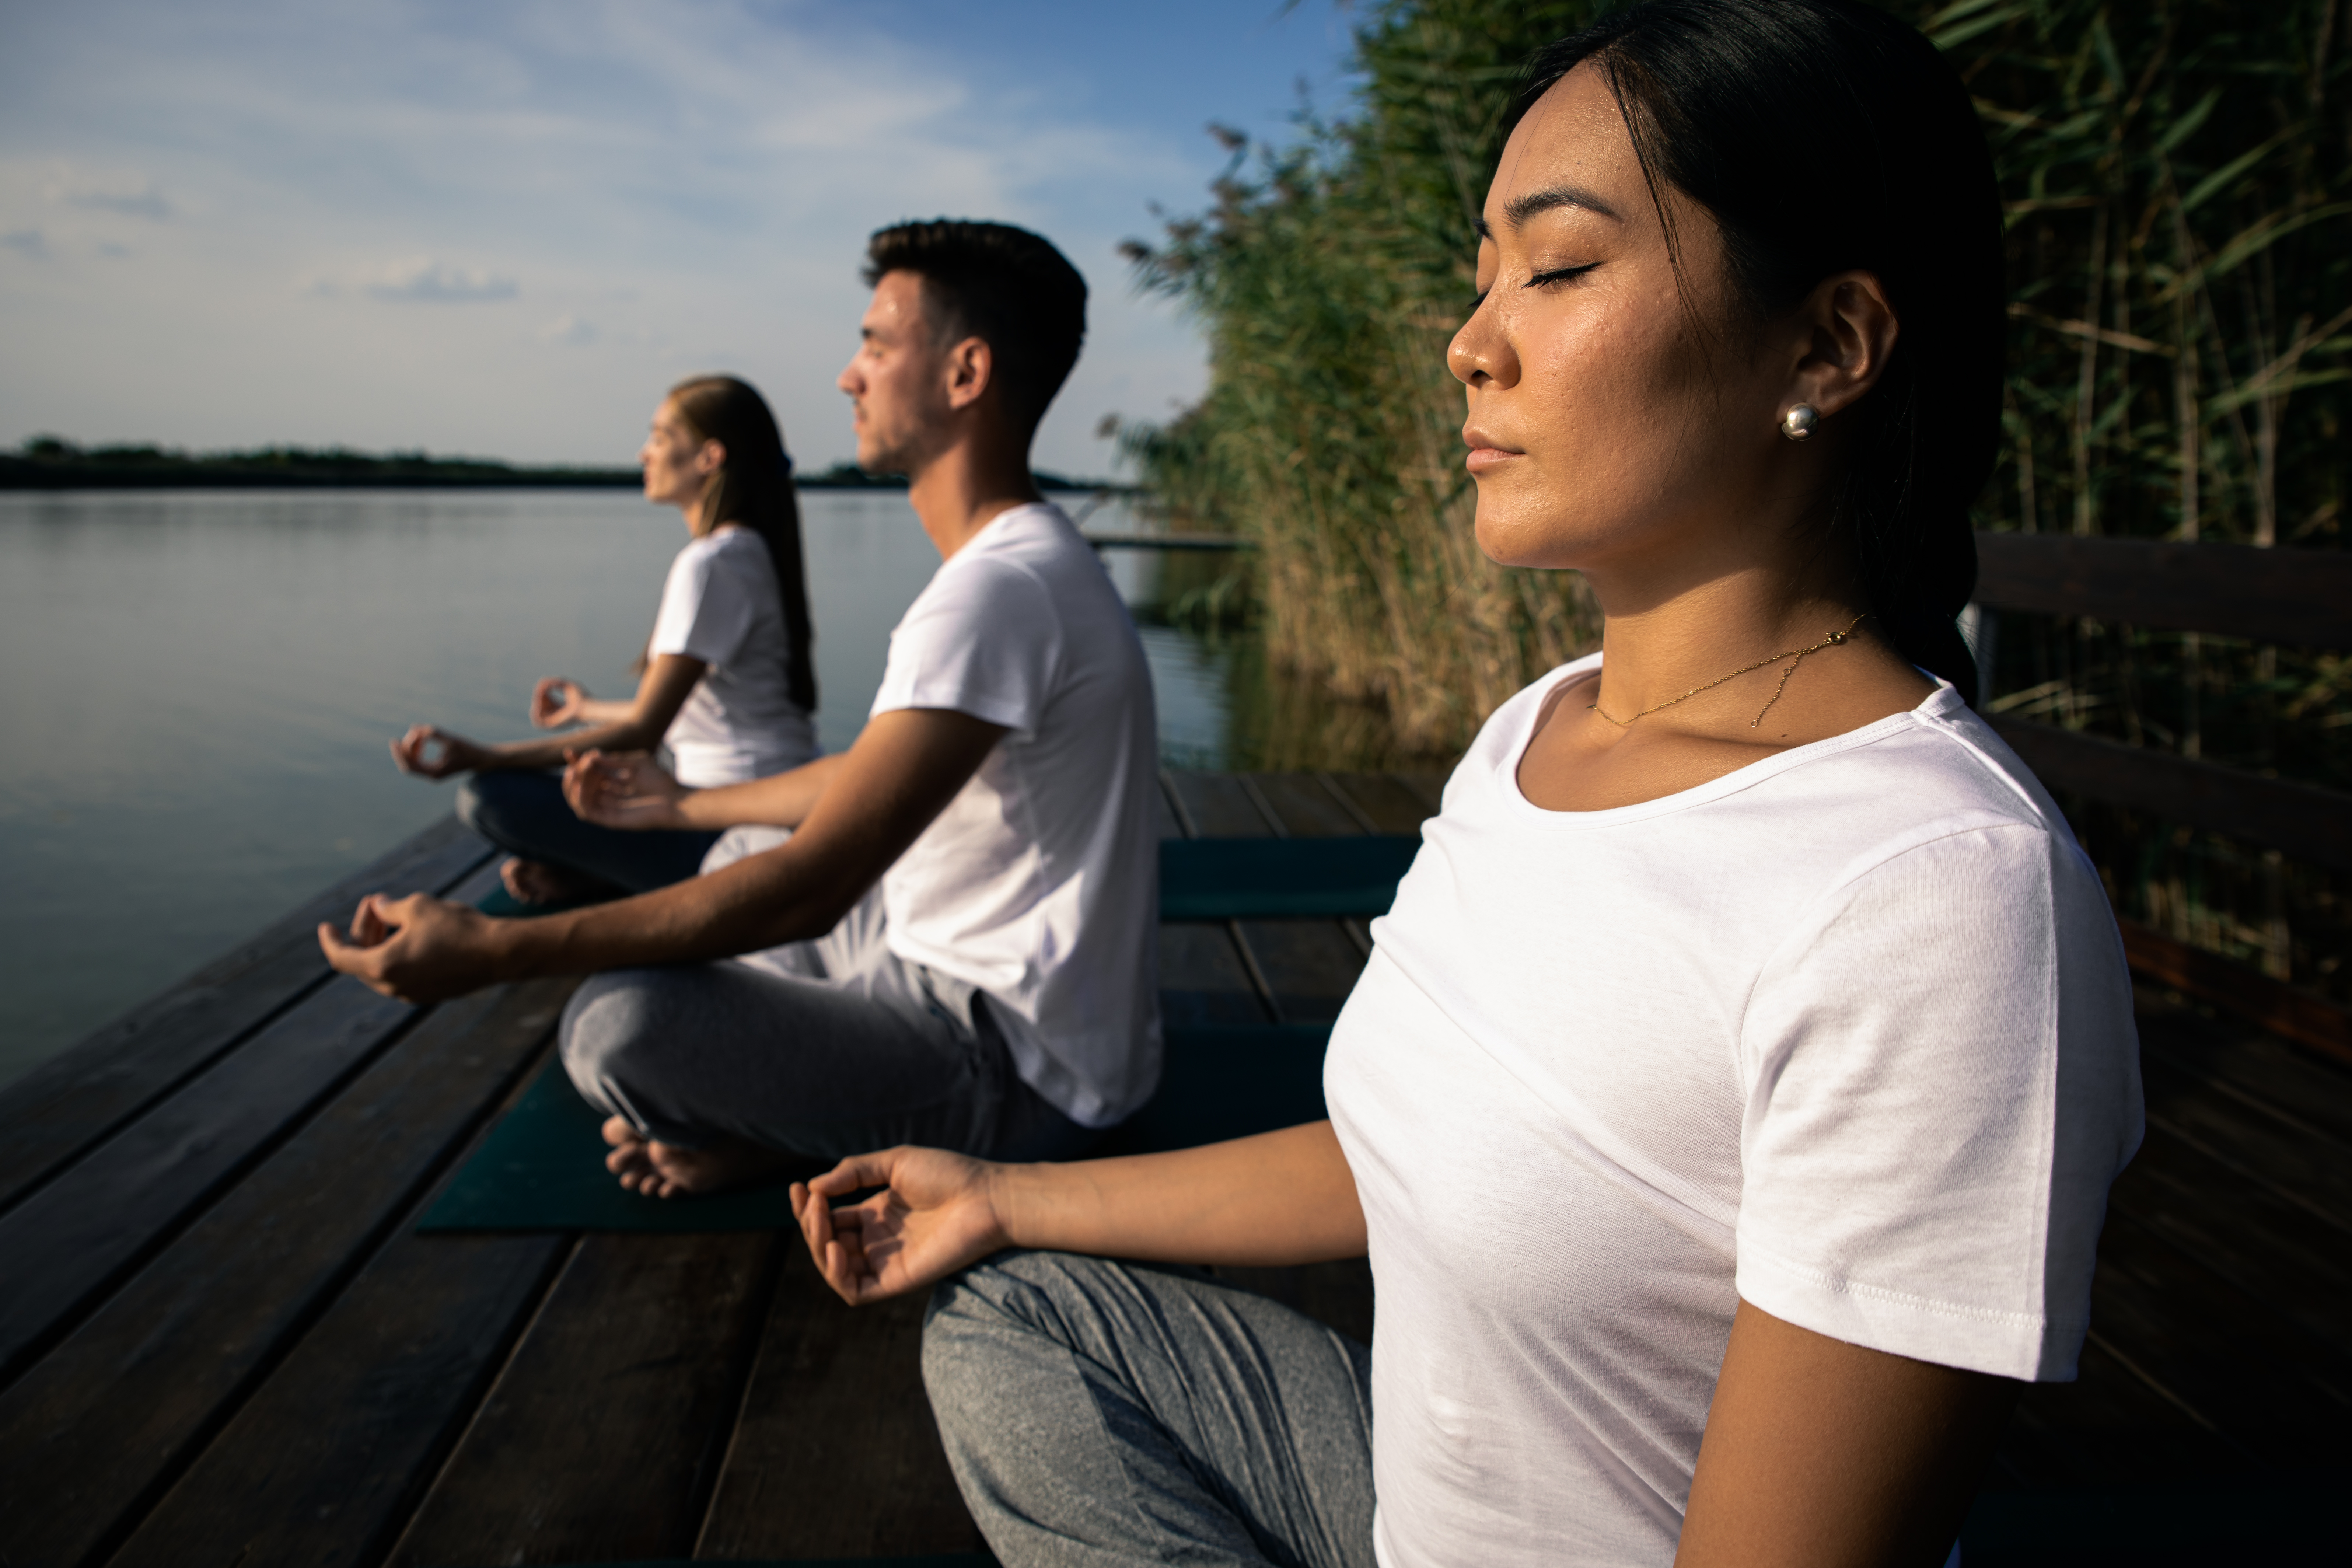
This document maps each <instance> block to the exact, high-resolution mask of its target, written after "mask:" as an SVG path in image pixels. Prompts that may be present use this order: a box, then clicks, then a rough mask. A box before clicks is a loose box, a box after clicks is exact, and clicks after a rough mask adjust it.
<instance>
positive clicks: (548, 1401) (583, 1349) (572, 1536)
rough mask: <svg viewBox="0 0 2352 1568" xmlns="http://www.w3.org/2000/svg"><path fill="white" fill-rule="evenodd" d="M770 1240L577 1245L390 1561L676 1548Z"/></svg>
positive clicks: (756, 1304) (753, 1325) (752, 1330)
mask: <svg viewBox="0 0 2352 1568" xmlns="http://www.w3.org/2000/svg"><path fill="white" fill-rule="evenodd" d="M786 1240H790V1241H793V1243H794V1245H797V1238H796V1237H778V1236H776V1235H774V1234H772V1233H748V1234H747V1233H737V1234H733V1235H725V1236H620V1235H601V1236H590V1237H585V1238H583V1240H582V1242H581V1243H580V1247H579V1249H578V1250H577V1251H576V1252H574V1253H573V1254H572V1259H571V1261H570V1262H569V1263H567V1264H566V1265H565V1266H564V1269H563V1272H562V1276H561V1277H560V1278H559V1279H557V1280H556V1282H555V1287H554V1289H552V1290H551V1291H550V1292H549V1293H548V1297H547V1300H546V1301H545V1303H544V1304H543V1305H542V1306H541V1309H540V1311H539V1315H538V1317H537V1319H536V1320H535V1321H533V1322H532V1323H531V1325H530V1329H529V1331H527V1332H525V1333H524V1335H523V1337H522V1341H521V1342H520V1344H518V1345H517V1346H516V1347H515V1352H514V1355H513V1358H512V1359H511V1360H510V1361H509V1363H508V1364H507V1366H506V1369H505V1371H504V1372H503V1373H500V1374H499V1380H498V1382H497V1384H495V1385H494V1386H493V1387H492V1388H491V1390H490V1394H489V1397H488V1400H487V1401H486V1402H485V1403H484V1404H483V1405H482V1408H481V1410H480V1412H479V1413H478V1415H476V1416H475V1418H474V1421H473V1424H472V1425H471V1426H469V1427H468V1428H467V1432H466V1435H465V1436H464V1437H463V1438H462V1439H460V1440H459V1442H458V1444H457V1449H456V1451H455V1452H453V1453H452V1454H451V1455H450V1457H449V1460H448V1463H447V1464H446V1465H445V1466H443V1467H442V1470H441V1474H440V1475H439V1477H438V1478H437V1479H436V1480H435V1481H434V1483H433V1487H432V1489H431V1490H430V1491H429V1492H427V1493H426V1494H425V1501H424V1504H423V1506H422V1507H420V1508H419V1509H418V1510H417V1512H416V1516H415V1519H414V1520H413V1521H411V1522H410V1524H409V1527H408V1529H407V1530H406V1531H405V1532H404V1533H403V1535H402V1536H401V1539H400V1542H399V1543H398V1545H396V1546H395V1547H394V1550H393V1552H392V1556H391V1558H390V1562H391V1563H393V1564H394V1565H395V1568H404V1565H407V1568H440V1565H444V1564H449V1563H589V1562H614V1561H626V1560H629V1559H632V1558H664V1557H683V1556H685V1555H687V1554H688V1552H690V1551H692V1550H693V1546H694V1541H695V1537H696V1535H697V1534H698V1532H699V1529H700V1526H701V1522H702V1518H703V1513H704V1510H705V1509H706V1507H707V1506H708V1502H709V1496H710V1488H711V1485H712V1483H713V1481H714V1480H715V1479H716V1478H717V1473H718V1468H719V1460H720V1459H721V1458H722V1457H723V1456H724V1454H725V1452H726V1447H727V1439H728V1434H729V1432H730V1430H731V1428H732V1426H733V1423H734V1417H735V1413H736V1410H737V1408H738V1406H739V1405H740V1401H741V1399H742V1395H743V1386H744V1379H745V1376H746V1374H747V1373H748V1372H749V1371H750V1364H751V1352H752V1349H753V1346H754V1344H755V1339H754V1335H755V1334H756V1333H757V1331H758V1328H759V1325H760V1322H761V1320H762V1319H763V1317H764V1316H765V1313H766V1309H767V1305H768V1297H769V1294H770V1291H771V1289H772V1286H773V1282H774V1279H775V1273H776V1265H777V1264H778V1262H779V1261H781V1253H780V1247H781V1246H782V1243H783V1242H784V1241H786ZM835 1479H837V1478H835Z"/></svg>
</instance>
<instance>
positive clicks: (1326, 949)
mask: <svg viewBox="0 0 2352 1568" xmlns="http://www.w3.org/2000/svg"><path fill="white" fill-rule="evenodd" d="M1234 926H1235V929H1236V930H1237V931H1239V933H1240V935H1241V940H1242V941H1243V942H1244V944H1246V946H1247V947H1248V949H1249V956H1250V958H1251V959H1252V960H1253V961H1254V962H1255V964H1256V966H1257V972H1258V973H1259V974H1260V975H1261V976H1263V977H1264V979H1265V987H1266V993H1267V995H1268V998H1269V1000H1271V1001H1272V1002H1273V1004H1274V1010H1275V1019H1276V1022H1277V1023H1284V1024H1328V1023H1329V1022H1331V1021H1332V1020H1333V1019H1335V1018H1337V1017H1338V1016H1339V1008H1340V1006H1341V1005H1343V1004H1344V1003H1345V1002H1346V1001H1347V1000H1348V993H1349V992H1350V991H1353V990H1354V989H1355V988H1356V979H1357V977H1358V976H1359V975H1360V974H1362V973H1363V972H1364V955H1363V953H1362V952H1360V950H1359V949H1358V948H1357V946H1356V944H1355V943H1354V942H1351V941H1350V940H1349V937H1348V931H1347V928H1346V927H1345V926H1343V925H1342V924H1341V923H1340V922H1339V921H1234Z"/></svg>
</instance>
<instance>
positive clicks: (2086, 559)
mask: <svg viewBox="0 0 2352 1568" xmlns="http://www.w3.org/2000/svg"><path fill="white" fill-rule="evenodd" d="M1976 596H1977V602H1978V603H1979V604H1984V605H1994V606H1996V607H1998V608H2000V609H2004V610H2028V611H2032V612H2034V613H2036V614H2040V615H2049V616H2094V617H2095V618H2097V619H2099V620H2103V621H2123V622H2126V623H2128V624H2130V625H2132V626H2151V627H2158V628H2162V629H2165V630H2169V631H2182V632H2212V633H2216V634H2218V635H2220V636H2222V637H2243V638H2245V639H2246V640H2247V641H2249V642H2258V643H2293V644H2295V645H2298V646H2300V647H2317V648H2352V551H2343V550H2298V549H2285V550H2260V549H2256V548H2254V547H2252V546H2251V545H2244V544H2187V543H2179V542H2170V541H2156V540H2143V539H2081V538H2076V537H2074V536H2073V535H2070V534H2058V533H1979V534H1978V535H1977V593H1976Z"/></svg>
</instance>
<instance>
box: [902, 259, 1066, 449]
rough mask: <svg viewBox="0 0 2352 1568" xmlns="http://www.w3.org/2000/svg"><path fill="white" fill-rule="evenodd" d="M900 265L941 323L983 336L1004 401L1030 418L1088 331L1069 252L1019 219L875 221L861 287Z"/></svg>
mask: <svg viewBox="0 0 2352 1568" xmlns="http://www.w3.org/2000/svg"><path fill="white" fill-rule="evenodd" d="M898 271H907V272H913V273H916V274H918V275H919V276H920V277H921V278H922V279H923V280H924V282H925V283H926V284H928V285H929V288H928V289H927V290H926V291H927V293H929V296H930V298H931V299H932V300H936V301H937V304H938V308H939V311H940V323H939V324H940V327H941V329H942V330H943V331H946V332H948V333H949V334H950V336H951V337H952V338H954V339H961V338H965V337H977V338H980V339H982V340H984V341H985V342H987V344H988V347H989V351H990V353H991V354H992V355H993V357H994V360H995V367H994V371H993V374H994V375H995V377H996V379H997V381H998V383H999V384H1001V385H1003V388H1004V398H1005V404H1006V405H1007V406H1008V407H1009V408H1010V409H1011V410H1012V412H1013V416H1015V417H1016V418H1017V419H1020V420H1022V421H1024V422H1025V423H1026V424H1027V425H1029V426H1032V427H1033V428H1034V426H1035V425H1036V423H1037V421H1038V420H1040V419H1042V418H1044V417H1045V405H1047V404H1050V403H1052V402H1053V401H1054V395H1055V393H1057V392H1059V391H1061V390H1062V383H1063V382H1065V381H1066V380H1068V379H1069V375H1070V367H1071V366H1072V365H1074V364H1076V363H1078V345H1079V344H1080V343H1081V342H1084V341H1085V340H1086V335H1087V280H1086V279H1083V278H1081V277H1079V276H1078V269H1077V268H1075V267H1073V266H1071V265H1070V262H1069V258H1067V257H1066V256H1064V255H1063V254H1062V253H1061V252H1060V251H1058V250H1056V249H1055V248H1054V246H1053V243H1052V242H1051V241H1049V240H1046V239H1044V238H1042V237H1039V236H1037V235H1034V234H1031V233H1030V232H1029V231H1028V230H1027V229H1025V228H1014V227H1013V226H1012V225H1010V224H1003V223H975V222H972V221H970V220H968V219H964V218H944V217H943V218H933V219H931V220H930V221H929V222H928V223H902V224H898V225H895V226H892V227H889V228H885V229H877V230H876V231H875V235H874V237H873V238H872V239H870V240H868V241H867V242H866V267H865V269H864V271H863V272H862V273H861V276H862V277H864V279H866V287H867V288H869V289H870V288H872V287H873V286H874V285H875V284H877V283H879V282H880V281H881V280H882V277H883V274H885V273H887V272H898Z"/></svg>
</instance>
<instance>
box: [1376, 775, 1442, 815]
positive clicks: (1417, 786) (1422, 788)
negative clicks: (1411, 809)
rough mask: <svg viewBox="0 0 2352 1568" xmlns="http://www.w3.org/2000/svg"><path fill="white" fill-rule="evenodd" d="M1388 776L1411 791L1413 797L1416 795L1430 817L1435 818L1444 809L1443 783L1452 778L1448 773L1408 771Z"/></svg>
mask: <svg viewBox="0 0 2352 1568" xmlns="http://www.w3.org/2000/svg"><path fill="white" fill-rule="evenodd" d="M1388 776H1389V777H1391V778H1392V779H1394V780H1396V781H1397V783H1399V784H1402V785H1404V787H1405V788H1406V789H1407V790H1409V791H1411V792H1412V794H1414V795H1418V796H1419V797H1420V798H1421V803H1422V804H1423V805H1425V806H1427V807H1429V815H1430V816H1436V815H1437V814H1438V813H1439V812H1440V811H1442V810H1444V807H1445V781H1446V780H1447V779H1448V778H1450V777H1452V776H1453V775H1452V774H1451V773H1433V772H1429V771H1427V770H1409V771H1407V772H1404V773H1391V774H1389V775H1388Z"/></svg>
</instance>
